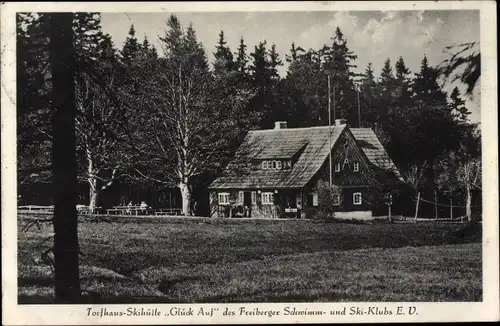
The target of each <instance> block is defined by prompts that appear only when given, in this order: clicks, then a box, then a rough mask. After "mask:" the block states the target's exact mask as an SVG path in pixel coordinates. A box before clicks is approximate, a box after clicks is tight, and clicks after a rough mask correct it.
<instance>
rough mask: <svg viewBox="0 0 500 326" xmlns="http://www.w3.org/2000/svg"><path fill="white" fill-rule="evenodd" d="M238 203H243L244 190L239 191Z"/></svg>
mask: <svg viewBox="0 0 500 326" xmlns="http://www.w3.org/2000/svg"><path fill="white" fill-rule="evenodd" d="M238 203H240V204H243V191H238Z"/></svg>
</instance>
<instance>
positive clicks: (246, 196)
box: [243, 191, 252, 217]
mask: <svg viewBox="0 0 500 326" xmlns="http://www.w3.org/2000/svg"><path fill="white" fill-rule="evenodd" d="M243 206H244V207H245V208H246V215H244V216H245V217H252V192H251V191H245V192H244V193H243Z"/></svg>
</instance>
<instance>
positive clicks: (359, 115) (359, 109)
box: [356, 86, 361, 128]
mask: <svg viewBox="0 0 500 326" xmlns="http://www.w3.org/2000/svg"><path fill="white" fill-rule="evenodd" d="M356 91H357V93H358V128H361V104H360V101H359V86H358V87H356Z"/></svg>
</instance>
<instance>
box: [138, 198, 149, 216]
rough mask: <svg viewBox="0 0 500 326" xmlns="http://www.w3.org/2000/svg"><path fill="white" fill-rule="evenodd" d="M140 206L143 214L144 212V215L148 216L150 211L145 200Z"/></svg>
mask: <svg viewBox="0 0 500 326" xmlns="http://www.w3.org/2000/svg"><path fill="white" fill-rule="evenodd" d="M140 206H141V212H142V213H143V214H146V213H147V212H148V209H149V206H148V204H146V202H145V201H144V200H143V201H142V202H141V205H140Z"/></svg>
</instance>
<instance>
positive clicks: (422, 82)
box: [413, 56, 446, 106]
mask: <svg viewBox="0 0 500 326" xmlns="http://www.w3.org/2000/svg"><path fill="white" fill-rule="evenodd" d="M438 77H439V75H438V70H437V69H435V68H433V67H431V66H429V62H428V60H427V56H424V58H423V59H422V63H421V65H420V72H419V73H417V74H416V77H415V79H414V80H413V84H414V94H415V95H414V98H415V100H416V101H417V102H419V103H421V104H423V105H430V106H445V105H446V94H445V93H444V92H443V91H442V90H441V87H440V86H439V84H438V82H437V79H438Z"/></svg>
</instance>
